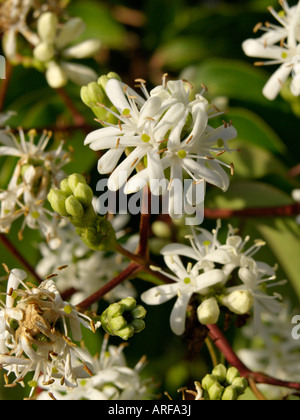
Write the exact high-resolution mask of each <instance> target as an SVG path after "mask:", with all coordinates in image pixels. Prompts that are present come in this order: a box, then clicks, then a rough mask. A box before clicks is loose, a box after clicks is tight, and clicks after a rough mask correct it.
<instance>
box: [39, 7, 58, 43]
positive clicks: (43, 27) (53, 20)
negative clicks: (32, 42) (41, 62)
mask: <svg viewBox="0 0 300 420" xmlns="http://www.w3.org/2000/svg"><path fill="white" fill-rule="evenodd" d="M57 26H58V19H57V16H56V15H55V14H54V13H51V12H47V13H43V14H42V15H41V17H40V18H39V19H38V22H37V30H38V34H39V36H40V38H41V39H42V41H45V42H48V43H53V42H54V39H55V36H56V32H57Z"/></svg>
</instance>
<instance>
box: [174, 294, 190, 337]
mask: <svg viewBox="0 0 300 420" xmlns="http://www.w3.org/2000/svg"><path fill="white" fill-rule="evenodd" d="M191 296H192V293H188V294H182V295H180V296H179V297H178V299H177V301H176V303H175V305H174V307H173V309H172V312H171V316H170V325H171V330H172V331H173V332H174V334H176V335H182V334H183V333H184V331H185V319H186V311H187V306H188V303H189V300H190V298H191Z"/></svg>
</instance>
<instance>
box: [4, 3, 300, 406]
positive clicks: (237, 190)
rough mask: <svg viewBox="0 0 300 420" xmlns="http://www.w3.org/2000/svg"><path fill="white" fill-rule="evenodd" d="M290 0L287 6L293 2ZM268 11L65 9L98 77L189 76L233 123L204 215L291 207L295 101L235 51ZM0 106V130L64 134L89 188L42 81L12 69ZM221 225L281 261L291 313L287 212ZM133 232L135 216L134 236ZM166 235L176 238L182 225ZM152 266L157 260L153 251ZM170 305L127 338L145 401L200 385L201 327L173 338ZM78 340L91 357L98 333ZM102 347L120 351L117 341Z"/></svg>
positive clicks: (173, 6) (7, 168) (120, 6)
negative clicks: (225, 182)
mask: <svg viewBox="0 0 300 420" xmlns="http://www.w3.org/2000/svg"><path fill="white" fill-rule="evenodd" d="M290 3H291V4H290V5H292V1H291V2H290ZM293 3H295V1H294V2H293ZM270 5H271V6H274V7H275V8H276V10H279V8H280V6H279V4H278V2H277V1H274V0H243V1H240V0H239V1H238V0H236V1H233V0H232V1H224V0H223V1H221V0H198V1H196V0H172V1H170V0H144V1H142V0H139V1H137V0H110V1H99V0H85V1H82V0H72V1H70V2H69V5H68V7H67V9H66V12H67V13H68V14H69V15H70V16H79V17H81V18H82V19H83V20H84V21H85V23H86V25H87V30H86V32H85V34H84V37H85V38H86V37H93V38H94V37H95V38H100V39H101V41H102V48H101V51H100V53H99V54H98V56H97V57H96V62H95V61H94V60H91V61H87V62H88V64H89V65H90V66H92V67H93V68H94V69H95V70H96V71H97V73H99V76H100V75H102V74H107V73H108V72H110V71H114V72H117V73H118V74H119V75H120V76H121V77H122V79H123V80H124V81H125V82H126V83H128V84H129V85H131V86H133V85H134V80H135V79H136V78H138V77H141V78H143V79H145V80H147V81H148V84H147V86H148V88H149V89H151V87H152V86H153V87H154V86H155V85H157V84H160V83H161V78H162V75H163V74H164V73H168V74H169V78H170V79H172V78H185V79H188V80H189V81H190V82H191V83H192V84H193V86H194V89H195V92H199V91H201V89H202V88H201V84H204V85H206V86H207V87H208V93H207V97H208V98H209V99H210V100H212V101H213V103H215V104H216V105H217V106H218V107H219V108H221V109H224V110H226V111H227V114H226V116H225V118H226V120H232V121H233V125H234V126H235V127H236V129H237V131H238V138H237V139H236V140H234V141H233V142H232V143H231V146H232V148H235V147H236V148H238V149H240V150H241V152H240V153H236V154H233V155H231V156H230V157H229V158H228V159H229V162H231V161H233V162H234V164H235V176H234V177H233V178H232V180H231V181H232V182H231V187H230V189H229V191H228V192H227V193H226V194H223V193H222V192H220V191H218V190H216V189H215V188H211V189H210V188H209V189H208V192H207V198H206V202H205V205H206V207H209V208H211V209H217V208H221V209H228V208H229V209H237V210H239V209H245V208H252V207H272V206H275V207H276V206H283V205H289V204H292V203H293V200H292V198H291V192H292V191H293V190H294V189H295V188H300V176H299V175H300V171H299V167H298V165H299V164H300V147H299V142H300V138H299V132H300V130H299V117H300V101H299V98H293V97H291V96H290V95H289V93H288V89H287V88H286V89H285V88H284V89H283V91H282V94H281V95H280V96H279V97H278V98H277V99H276V100H275V101H274V102H270V101H268V100H267V99H265V98H264V97H263V95H262V88H263V86H264V84H265V83H266V82H267V80H268V77H269V76H270V74H271V73H272V71H273V70H274V69H273V67H266V68H261V67H260V68H257V67H255V66H254V65H253V61H255V60H253V59H249V58H248V57H246V56H245V55H244V53H243V51H242V48H241V44H242V42H243V41H244V40H246V39H247V38H251V37H256V36H258V35H254V34H253V28H254V26H255V25H256V24H257V23H258V22H265V21H266V20H270V21H271V20H272V21H273V18H272V16H271V15H270V13H269V12H268V10H267V7H268V6H270ZM66 92H67V93H68V95H69V97H70V98H71V99H72V103H73V105H74V106H75V107H76V108H77V109H78V110H79V111H80V112H81V113H82V114H83V115H84V117H85V119H86V121H87V122H88V125H89V126H90V127H97V123H96V122H94V120H93V118H94V117H93V115H92V113H91V111H90V110H89V109H88V108H87V107H85V105H84V104H83V103H82V102H81V100H80V88H78V87H77V86H75V85H72V84H69V85H68V86H67V87H66ZM5 110H14V111H16V112H17V114H16V116H15V117H13V118H12V119H11V120H10V122H9V124H10V125H11V126H12V127H18V126H22V127H24V128H25V129H31V128H41V129H43V128H45V127H46V128H49V129H50V128H51V129H54V128H55V133H56V134H55V135H56V137H55V140H54V141H57V142H58V141H59V140H60V139H61V138H63V139H65V141H66V143H67V145H69V146H70V147H71V148H72V150H73V161H72V162H71V163H70V164H69V165H68V166H67V167H66V171H67V172H68V173H73V172H80V173H85V174H90V183H91V186H93V187H95V185H96V183H97V181H98V180H99V175H98V173H97V171H96V162H97V156H95V155H94V154H93V153H92V152H91V151H90V149H89V148H88V147H84V146H83V140H84V138H85V134H86V130H87V127H82V128H80V129H70V130H69V129H67V128H68V127H69V126H71V125H72V115H71V114H70V113H69V112H68V110H66V108H65V105H64V103H63V101H62V99H61V97H60V96H59V95H57V92H56V91H55V90H52V89H51V88H49V87H48V85H47V83H46V81H45V78H44V75H43V74H41V73H39V72H38V71H36V70H34V69H26V68H25V69H24V68H23V67H22V66H17V67H15V68H14V70H13V74H12V79H11V82H10V85H9V90H8V91H7V95H6V100H5ZM223 119H224V117H223ZM212 123H213V122H212ZM89 131H91V130H90V129H89ZM224 159H225V158H224ZM11 167H12V166H11V160H10V159H4V158H2V159H1V160H0V183H1V186H5V185H7V182H8V179H9V177H10V175H11ZM229 222H230V223H231V224H232V225H233V226H235V227H237V228H239V229H240V232H241V234H242V235H244V236H246V235H248V234H249V235H251V238H252V239H257V238H263V239H264V240H265V241H266V243H267V246H266V247H264V248H263V249H262V250H261V251H260V252H259V254H258V255H257V259H258V260H261V261H266V262H267V263H269V264H271V265H274V264H275V263H278V264H279V270H278V279H279V280H281V279H287V280H288V284H287V285H286V286H283V287H281V288H280V289H279V290H278V292H279V293H281V294H282V295H284V296H285V297H287V298H288V299H289V301H290V302H291V306H292V308H293V309H294V308H298V307H299V296H300V278H299V273H300V258H299V255H300V241H299V239H300V227H299V226H298V224H297V223H296V215H295V216H294V215H293V216H292V217H289V218H279V217H268V218H262V217H261V218H251V217H249V218H243V219H240V218H235V219H231V220H230V221H224V222H223V226H224V227H225V232H224V234H226V225H227V223H229ZM215 223H216V222H215V221H213V220H205V221H204V223H203V227H205V228H207V229H211V228H214V226H215ZM136 225H137V222H136V221H134V220H133V221H132V230H133V231H134V229H135V226H136ZM18 229H19V227H18V225H17V224H15V225H14V227H13V229H12V231H11V233H10V235H9V237H10V238H11V240H13V241H15V243H16V246H17V247H18V249H20V251H21V253H22V254H23V255H24V256H25V257H26V258H27V259H28V260H29V261H30V263H31V264H32V265H35V264H36V263H37V262H38V260H39V258H40V254H39V250H38V246H37V243H38V240H39V235H38V233H37V232H32V231H29V230H28V229H27V230H26V231H25V233H26V234H25V233H24V239H23V241H22V242H19V241H18V240H17V239H16V238H17V232H18ZM176 229H178V235H179V236H180V235H181V233H182V232H181V233H180V229H181V228H180V227H177V228H176ZM154 248H155V247H153V251H155V252H157V249H154ZM0 255H1V262H2V261H3V262H5V263H6V264H7V265H8V266H9V267H15V266H18V267H19V263H17V262H16V261H14V259H13V258H12V257H11V255H9V253H8V252H7V250H6V249H5V248H4V247H3V246H2V245H1V246H0ZM155 258H157V260H158V261H159V256H158V255H157V256H156V257H155ZM2 275H4V271H3V273H2ZM133 283H134V285H135V287H136V288H137V290H140V291H142V290H145V288H146V287H147V285H145V284H144V283H143V282H141V281H139V280H135V281H133ZM172 305H173V302H170V303H167V304H164V305H161V306H158V307H151V308H149V313H148V316H147V328H146V330H145V331H144V332H143V333H141V334H138V335H136V336H135V337H134V338H133V339H131V340H130V342H129V346H128V348H127V349H126V350H125V354H126V355H127V357H128V360H129V365H131V366H133V365H134V364H135V363H136V362H137V361H138V360H139V358H140V357H141V356H142V355H143V354H146V355H147V358H148V365H147V367H146V369H145V370H144V371H143V374H144V375H145V377H149V376H150V377H153V380H154V383H155V384H157V387H156V388H155V392H154V394H155V395H158V394H161V395H163V393H164V391H167V392H168V393H169V394H170V395H171V396H172V398H174V399H178V398H180V394H178V393H177V389H178V388H180V387H182V386H188V387H190V388H193V381H195V380H200V379H201V378H202V377H203V375H204V374H205V373H207V371H209V370H210V366H211V365H210V358H209V354H208V351H207V349H206V347H205V346H204V347H203V348H202V345H203V342H202V337H201V331H200V330H199V331H196V330H193V331H188V333H187V334H186V335H185V336H184V337H176V336H174V334H172V333H171V331H170V327H169V314H170V311H171V308H172ZM100 306H101V305H100ZM227 333H228V337H229V339H230V340H231V342H232V343H233V345H234V346H235V348H238V347H239V346H244V345H245V344H246V341H245V339H244V338H241V337H240V335H239V333H237V332H236V329H235V328H232V325H231V327H230V328H229V330H228V332H227ZM87 340H88V342H89V346H90V348H91V351H92V352H94V353H97V352H98V351H99V343H100V342H101V336H100V335H96V336H92V335H88V338H87ZM111 342H112V343H117V344H119V343H120V340H119V341H118V340H115V339H112V340H111ZM12 392H13V391H12V390H8V389H5V388H1V391H0V393H2V394H0V399H7V398H8V399H9V398H13V397H12V395H13V394H12ZM25 395H26V390H25ZM163 398H166V397H163ZM249 398H251V397H249Z"/></svg>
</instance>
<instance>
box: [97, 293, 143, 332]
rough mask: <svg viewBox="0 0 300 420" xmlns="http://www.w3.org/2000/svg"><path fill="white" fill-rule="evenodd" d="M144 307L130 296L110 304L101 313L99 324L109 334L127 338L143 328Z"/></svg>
mask: <svg viewBox="0 0 300 420" xmlns="http://www.w3.org/2000/svg"><path fill="white" fill-rule="evenodd" d="M145 316H146V309H145V308H144V307H143V306H141V305H137V302H136V300H135V299H134V298H132V297H127V298H125V299H122V300H121V301H120V302H118V303H113V304H111V305H110V306H109V307H108V308H107V309H106V310H105V311H104V312H103V313H102V315H101V317H100V320H101V325H102V327H103V329H104V330H105V331H106V332H107V333H108V334H110V335H115V336H118V337H121V338H122V339H123V340H128V338H130V337H132V336H133V335H134V334H135V333H139V332H141V331H142V330H143V329H144V328H145V322H144V321H143V319H144V318H145Z"/></svg>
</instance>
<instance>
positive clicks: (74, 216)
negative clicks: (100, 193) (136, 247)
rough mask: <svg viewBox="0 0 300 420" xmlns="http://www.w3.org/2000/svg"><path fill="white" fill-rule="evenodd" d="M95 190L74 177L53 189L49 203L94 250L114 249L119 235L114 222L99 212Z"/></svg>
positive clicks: (80, 177) (77, 177)
mask: <svg viewBox="0 0 300 420" xmlns="http://www.w3.org/2000/svg"><path fill="white" fill-rule="evenodd" d="M93 197H94V194H93V190H92V189H91V188H90V186H89V185H87V182H86V179H85V178H84V176H82V175H80V174H76V173H75V174H72V175H70V176H69V177H68V178H67V179H64V180H63V181H62V182H61V183H60V189H51V190H50V192H49V194H48V200H49V202H50V204H51V206H52V208H53V210H54V211H55V212H57V213H58V214H59V215H60V216H62V217H68V218H69V220H70V222H71V223H72V224H73V225H74V226H75V227H76V232H77V234H78V235H79V236H80V237H81V239H82V241H83V242H84V243H85V244H86V245H87V246H88V247H89V248H91V249H93V250H104V249H107V250H114V246H115V244H116V235H115V231H114V229H113V227H112V225H111V223H110V222H109V221H108V220H107V219H106V217H104V216H99V215H97V214H96V213H95V210H94V207H93V205H92V201H93Z"/></svg>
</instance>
